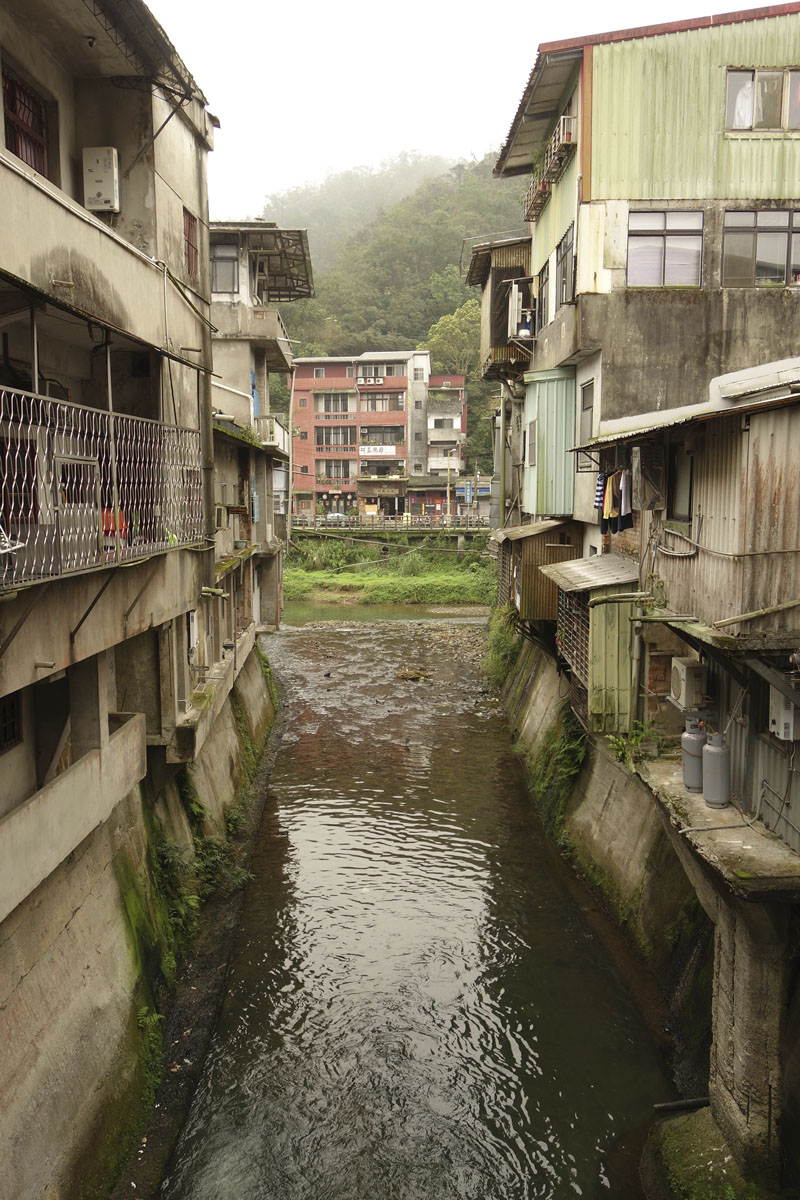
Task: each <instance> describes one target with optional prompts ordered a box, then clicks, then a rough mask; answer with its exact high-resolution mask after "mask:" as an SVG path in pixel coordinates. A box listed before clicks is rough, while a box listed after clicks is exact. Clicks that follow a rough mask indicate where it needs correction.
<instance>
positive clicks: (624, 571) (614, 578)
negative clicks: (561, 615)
mask: <svg viewBox="0 0 800 1200" xmlns="http://www.w3.org/2000/svg"><path fill="white" fill-rule="evenodd" d="M539 570H540V571H541V572H542V574H543V575H546V576H547V577H548V579H552V580H553V582H554V583H556V584H558V586H559V587H560V588H561V591H562V592H590V591H592V590H593V589H594V588H601V587H617V586H619V585H623V584H629V583H638V581H639V564H638V563H637V562H636V560H635V559H632V558H625V556H624V555H622V554H595V555H594V556H593V557H592V558H574V559H572V561H571V562H564V563H553V564H552V565H551V566H549V567H539Z"/></svg>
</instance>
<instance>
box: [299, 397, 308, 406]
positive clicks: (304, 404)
mask: <svg viewBox="0 0 800 1200" xmlns="http://www.w3.org/2000/svg"><path fill="white" fill-rule="evenodd" d="M299 404H300V407H301V408H305V407H306V406H307V405H308V400H307V399H306V397H305V396H301V397H300V400H299Z"/></svg>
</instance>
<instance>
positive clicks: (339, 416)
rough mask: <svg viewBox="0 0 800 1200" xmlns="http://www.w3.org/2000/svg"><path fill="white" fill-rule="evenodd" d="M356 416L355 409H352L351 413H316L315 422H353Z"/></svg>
mask: <svg viewBox="0 0 800 1200" xmlns="http://www.w3.org/2000/svg"><path fill="white" fill-rule="evenodd" d="M355 416H356V410H355V409H352V410H351V411H350V412H330V413H328V412H319V411H315V413H314V420H315V421H320V420H321V421H352V420H353V418H354V417H355Z"/></svg>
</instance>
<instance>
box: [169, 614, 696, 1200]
mask: <svg viewBox="0 0 800 1200" xmlns="http://www.w3.org/2000/svg"><path fill="white" fill-rule="evenodd" d="M287 616H288V619H289V620H292V619H293V617H292V614H291V613H289V614H287ZM294 619H297V618H296V617H295V618H294ZM482 638H483V631H482V629H481V628H479V627H477V626H476V625H475V624H474V622H473V623H469V622H463V623H459V622H457V621H453V620H451V621H449V622H442V621H431V622H417V621H414V622H409V621H395V622H383V623H380V624H378V623H375V624H369V623H364V622H363V621H356V620H350V619H347V620H346V621H343V620H342V618H341V610H340V616H339V623H338V624H326V625H316V626H303V627H300V626H297V627H291V626H287V627H285V628H284V629H283V630H282V631H281V632H280V633H278V634H275V635H273V636H272V637H270V638H268V639H265V640H264V642H263V646H264V649H265V651H266V653H267V654H268V656H269V658H270V660H271V662H272V663H273V665H274V667H275V670H276V673H277V675H278V677H279V680H280V681H281V685H282V687H283V689H284V691H285V700H284V704H285V713H284V717H283V719H282V729H283V732H282V734H281V735H280V736H281V737H282V742H281V746H280V750H279V753H278V756H277V763H276V765H275V767H274V770H273V772H272V776H271V779H270V784H269V794H268V797H267V804H266V809H265V813H264V819H263V822H262V827H261V831H260V835H259V840H258V844H257V847H256V852H255V858H254V862H253V867H252V869H253V873H254V877H253V880H252V882H251V883H250V885H249V886H248V889H247V893H246V896H245V903H244V911H243V916H242V922H241V926H240V929H239V932H238V940H237V944H236V947H235V950H234V955H233V960H232V964H231V969H230V977H229V981H228V986H227V991H226V997H225V1001H224V1005H223V1008H222V1012H221V1016H220V1019H219V1023H218V1027H217V1029H216V1032H215V1035H214V1038H213V1042H212V1046H211V1050H210V1053H209V1057H208V1061H207V1064H206V1069H205V1072H204V1075H203V1078H202V1081H201V1084H200V1087H199V1090H198V1093H197V1095H196V1098H195V1102H194V1105H193V1108H192V1111H191V1113H190V1116H189V1119H188V1122H187V1125H186V1127H185V1129H184V1133H183V1135H182V1137H181V1139H180V1142H179V1144H178V1148H177V1151H176V1153H175V1155H174V1156H173V1160H172V1162H171V1164H170V1166H169V1168H168V1174H167V1176H166V1178H165V1180H164V1183H163V1185H162V1195H163V1196H165V1197H166V1198H168V1200H190V1198H191V1200H299V1198H301V1197H302V1198H303V1200H461V1198H464V1200H528V1198H531V1197H555V1198H560V1197H573V1196H584V1197H600V1196H609V1195H610V1196H614V1197H622V1198H624V1200H634V1198H636V1197H638V1196H640V1194H641V1193H640V1190H639V1184H638V1174H637V1161H638V1154H639V1149H640V1146H641V1135H642V1132H643V1130H644V1128H645V1126H646V1125H647V1123H648V1121H649V1120H650V1118H651V1115H652V1105H653V1103H654V1102H656V1101H659V1100H664V1099H669V1098H670V1097H671V1096H672V1094H673V1093H672V1091H671V1087H670V1083H669V1079H668V1076H667V1073H666V1071H665V1068H664V1065H663V1063H662V1062H661V1060H660V1057H659V1054H658V1051H657V1050H656V1048H655V1046H654V1044H653V1043H652V1041H651V1039H650V1036H649V1034H648V1031H647V1029H646V1027H645V1024H644V1022H643V1020H642V1018H641V1017H640V1015H639V1012H638V1011H637V1009H636V1007H635V1005H634V1003H633V1000H632V998H631V996H630V995H629V993H628V991H627V989H626V987H625V985H624V983H623V981H622V979H621V977H620V975H619V973H618V972H617V970H616V969H615V967H614V966H613V965H612V963H611V961H610V960H609V958H608V956H607V954H606V952H605V950H604V949H603V947H602V945H601V944H600V943H599V942H598V940H597V939H596V937H595V936H594V934H593V932H592V930H591V928H590V925H589V923H588V922H587V920H586V915H585V913H584V912H583V911H582V906H581V904H580V903H579V902H578V900H576V892H575V888H574V886H573V885H572V884H571V882H570V881H569V879H568V877H567V875H566V873H565V868H564V866H563V864H562V863H561V861H560V859H559V858H558V856H557V855H556V854H555V852H554V851H553V849H552V847H551V845H550V844H549V843H548V841H547V840H546V838H545V837H544V835H543V833H542V831H541V828H540V826H539V823H538V821H537V819H536V817H535V814H534V812H533V809H532V804H531V800H530V797H529V795H528V792H527V789H526V785H525V781H524V778H523V774H522V771H521V766H520V763H519V761H518V758H517V756H516V755H515V753H514V752H513V750H512V747H511V744H510V739H509V732H508V728H507V726H506V724H505V721H504V716H503V712H502V709H501V708H500V706H499V703H498V702H497V701H496V700H495V699H494V698H493V697H492V696H491V695H489V694H487V693H486V691H485V685H484V683H483V681H482V678H481V672H480V667H479V660H480V654H481V643H482ZM414 674H417V675H420V674H422V675H423V676H427V678H424V677H423V678H417V679H412V678H403V677H402V676H410V675H414Z"/></svg>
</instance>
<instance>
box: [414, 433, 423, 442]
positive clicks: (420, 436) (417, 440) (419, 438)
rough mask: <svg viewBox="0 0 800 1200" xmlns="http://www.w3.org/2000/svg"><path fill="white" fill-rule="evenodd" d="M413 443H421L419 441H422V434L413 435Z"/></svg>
mask: <svg viewBox="0 0 800 1200" xmlns="http://www.w3.org/2000/svg"><path fill="white" fill-rule="evenodd" d="M414 441H415V442H421V441H422V434H421V433H415V434H414Z"/></svg>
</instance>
